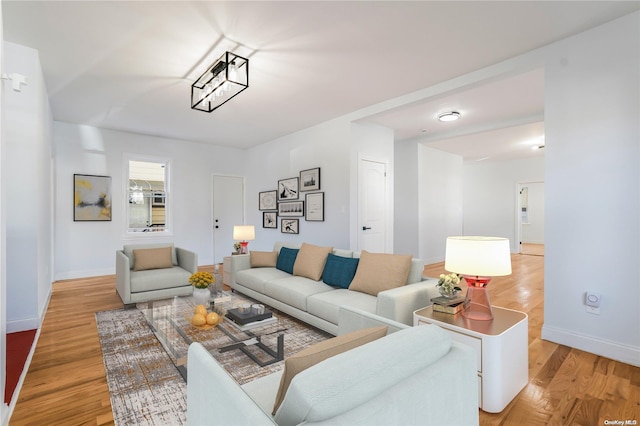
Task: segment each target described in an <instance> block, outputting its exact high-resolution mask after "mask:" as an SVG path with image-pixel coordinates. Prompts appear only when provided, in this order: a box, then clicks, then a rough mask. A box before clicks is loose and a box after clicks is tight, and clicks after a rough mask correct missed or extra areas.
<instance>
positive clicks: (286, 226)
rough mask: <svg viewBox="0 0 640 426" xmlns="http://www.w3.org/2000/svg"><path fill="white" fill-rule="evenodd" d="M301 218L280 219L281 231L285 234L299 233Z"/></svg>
mask: <svg viewBox="0 0 640 426" xmlns="http://www.w3.org/2000/svg"><path fill="white" fill-rule="evenodd" d="M299 225H300V219H280V232H282V233H283V234H298V233H299V228H298V226H299Z"/></svg>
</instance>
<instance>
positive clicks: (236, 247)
mask: <svg viewBox="0 0 640 426" xmlns="http://www.w3.org/2000/svg"><path fill="white" fill-rule="evenodd" d="M240 247H242V246H241V245H240V243H233V250H234V251H233V253H232V254H240Z"/></svg>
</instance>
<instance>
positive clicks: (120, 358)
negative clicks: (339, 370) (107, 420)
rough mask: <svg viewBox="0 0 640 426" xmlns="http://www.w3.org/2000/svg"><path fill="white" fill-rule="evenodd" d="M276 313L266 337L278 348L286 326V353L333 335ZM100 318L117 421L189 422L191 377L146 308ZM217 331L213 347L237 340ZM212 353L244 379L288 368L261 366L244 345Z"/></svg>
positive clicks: (238, 378)
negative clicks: (144, 311) (146, 315)
mask: <svg viewBox="0 0 640 426" xmlns="http://www.w3.org/2000/svg"><path fill="white" fill-rule="evenodd" d="M274 314H277V315H279V318H280V321H279V322H278V323H277V325H274V327H276V328H275V329H274V330H273V332H270V331H269V330H266V331H263V333H265V334H266V336H265V337H264V338H263V342H264V343H265V344H266V345H267V346H269V347H274V348H275V344H276V343H275V340H276V337H277V334H278V332H279V331H280V330H282V329H284V330H285V331H284V333H285V357H288V356H290V355H292V354H294V353H296V352H298V351H300V350H301V349H304V348H305V347H308V346H309V345H312V344H314V343H316V342H319V341H322V340H325V339H327V338H329V337H331V336H330V335H329V334H327V333H325V332H323V331H320V330H318V329H315V328H313V327H310V326H308V325H306V324H305V323H303V322H301V321H298V320H297V319H295V318H292V317H289V316H288V315H285V314H282V313H280V312H274ZM96 323H97V327H98V336H99V338H100V346H101V348H102V357H103V362H104V367H105V371H106V375H107V383H108V386H109V394H110V398H111V407H112V411H113V418H114V423H115V424H116V425H163V426H164V425H182V424H186V412H187V387H186V383H185V382H184V380H183V379H182V377H181V376H180V374H179V373H178V370H177V369H176V368H175V366H174V364H173V362H172V361H171V358H170V357H169V355H168V354H167V353H166V352H165V350H164V349H163V347H162V345H161V344H160V343H159V342H158V340H157V339H156V338H155V336H154V334H153V333H152V331H151V330H150V328H149V327H148V326H147V324H146V322H145V318H144V316H143V314H142V312H140V311H139V310H138V309H125V310H123V309H116V310H112V311H103V312H97V313H96ZM261 334H262V333H261ZM212 335H215V336H214V337H213V338H212V339H210V341H205V342H203V343H204V344H205V346H206V347H207V348H209V349H210V348H214V347H222V346H225V345H228V344H230V343H233V342H232V341H231V340H230V339H229V338H228V337H226V336H224V335H223V333H220V332H218V333H212ZM198 340H201V339H200V338H199V339H198ZM204 340H206V339H204ZM212 353H213V356H214V357H215V358H216V359H217V360H218V362H220V364H221V365H223V366H224V367H225V369H226V370H227V372H229V374H231V376H232V377H233V378H234V379H235V380H236V382H238V383H239V384H243V383H247V382H249V381H252V380H255V379H257V378H259V377H262V376H264V375H267V374H270V373H272V372H275V371H278V370H280V369H282V368H283V362H284V361H280V362H277V363H274V364H271V365H269V366H266V367H260V366H258V365H257V364H256V363H254V362H253V361H251V359H249V357H247V356H246V355H245V354H243V353H242V352H240V351H229V352H224V353H219V352H218V351H216V350H213V351H212ZM212 387H215V385H213V384H212Z"/></svg>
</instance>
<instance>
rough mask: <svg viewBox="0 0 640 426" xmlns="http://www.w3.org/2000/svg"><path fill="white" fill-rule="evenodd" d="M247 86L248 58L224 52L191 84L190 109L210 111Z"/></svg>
mask: <svg viewBox="0 0 640 426" xmlns="http://www.w3.org/2000/svg"><path fill="white" fill-rule="evenodd" d="M247 87H249V59H247V58H243V57H242V56H238V55H236V54H235V53H231V52H225V53H224V54H223V55H222V56H220V58H218V60H217V61H215V62H214V63H213V64H211V66H209V68H207V70H206V71H205V72H204V73H203V74H202V75H201V76H200V77H198V79H197V80H196V81H195V82H194V83H193V84H192V85H191V109H196V110H198V111H204V112H212V111H214V110H216V109H218V108H219V107H221V106H222V105H224V104H225V103H226V102H227V101H229V100H230V99H231V98H233V97H234V96H236V95H237V94H238V93H240V92H242V91H243V90H245V89H246V88H247Z"/></svg>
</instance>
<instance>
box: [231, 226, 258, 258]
mask: <svg viewBox="0 0 640 426" xmlns="http://www.w3.org/2000/svg"><path fill="white" fill-rule="evenodd" d="M233 239H234V240H235V241H240V254H249V249H248V248H247V247H248V245H249V241H253V240H255V239H256V228H255V226H253V225H235V226H234V227H233Z"/></svg>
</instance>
